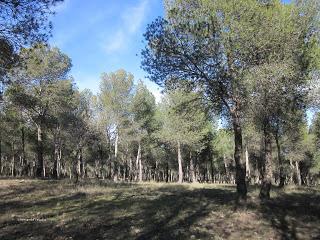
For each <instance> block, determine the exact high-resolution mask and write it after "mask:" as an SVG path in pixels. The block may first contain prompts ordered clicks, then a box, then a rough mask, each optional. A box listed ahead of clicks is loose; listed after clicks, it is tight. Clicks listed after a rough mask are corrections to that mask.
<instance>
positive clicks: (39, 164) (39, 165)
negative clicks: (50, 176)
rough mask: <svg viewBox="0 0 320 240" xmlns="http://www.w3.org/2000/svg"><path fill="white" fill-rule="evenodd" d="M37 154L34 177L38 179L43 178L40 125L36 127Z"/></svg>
mask: <svg viewBox="0 0 320 240" xmlns="http://www.w3.org/2000/svg"><path fill="white" fill-rule="evenodd" d="M37 134H38V136H37V154H38V162H37V171H36V176H37V177H38V178H41V177H44V168H43V167H44V164H43V132H42V125H41V123H39V124H38V125H37Z"/></svg>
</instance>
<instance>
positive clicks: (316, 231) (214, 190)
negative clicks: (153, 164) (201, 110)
mask: <svg viewBox="0 0 320 240" xmlns="http://www.w3.org/2000/svg"><path fill="white" fill-rule="evenodd" d="M257 195H258V189H257V188H255V187H251V188H250V192H249V196H250V197H249V199H248V202H247V205H246V206H244V207H241V208H239V207H237V206H236V204H235V196H236V195H235V187H234V186H233V185H213V184H182V185H177V184H157V183H145V184H126V183H118V184H115V183H110V182H104V181H86V182H81V183H79V184H77V185H75V184H74V183H73V182H70V181H66V180H63V181H40V180H0V239H5V240H6V239H21V240H22V239H57V240H58V239H59V240H62V239H320V191H319V189H317V188H295V187H287V188H286V189H285V190H276V191H273V193H272V200H270V201H268V202H264V203H261V202H260V201H259V200H258V198H257Z"/></svg>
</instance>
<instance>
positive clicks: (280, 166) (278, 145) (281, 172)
mask: <svg viewBox="0 0 320 240" xmlns="http://www.w3.org/2000/svg"><path fill="white" fill-rule="evenodd" d="M275 140H276V145H277V152H278V163H279V179H280V182H279V187H280V188H282V187H284V182H285V176H284V172H283V162H282V157H281V146H280V142H279V136H278V134H276V135H275Z"/></svg>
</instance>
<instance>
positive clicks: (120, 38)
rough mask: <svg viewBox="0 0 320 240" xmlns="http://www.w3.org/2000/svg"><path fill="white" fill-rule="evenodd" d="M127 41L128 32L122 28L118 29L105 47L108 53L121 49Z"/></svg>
mask: <svg viewBox="0 0 320 240" xmlns="http://www.w3.org/2000/svg"><path fill="white" fill-rule="evenodd" d="M125 43H126V34H125V33H124V32H123V31H122V30H118V31H117V32H116V33H115V34H114V35H113V37H112V39H110V41H109V42H108V44H107V45H105V46H104V49H105V50H106V52H107V53H111V52H116V51H118V50H119V49H121V48H122V47H123V46H124V45H125Z"/></svg>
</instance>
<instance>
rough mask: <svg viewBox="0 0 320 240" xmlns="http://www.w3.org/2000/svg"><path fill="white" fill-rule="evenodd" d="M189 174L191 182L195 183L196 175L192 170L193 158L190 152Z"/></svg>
mask: <svg viewBox="0 0 320 240" xmlns="http://www.w3.org/2000/svg"><path fill="white" fill-rule="evenodd" d="M190 172H191V182H193V183H194V182H196V181H197V179H196V173H195V169H194V162H193V157H192V152H191V151H190Z"/></svg>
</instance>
